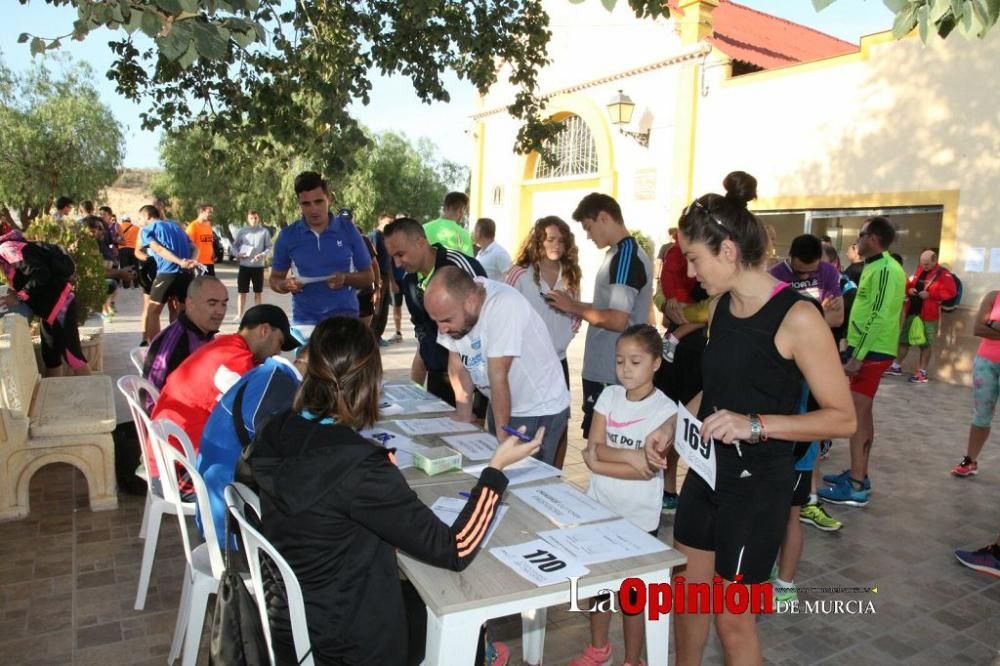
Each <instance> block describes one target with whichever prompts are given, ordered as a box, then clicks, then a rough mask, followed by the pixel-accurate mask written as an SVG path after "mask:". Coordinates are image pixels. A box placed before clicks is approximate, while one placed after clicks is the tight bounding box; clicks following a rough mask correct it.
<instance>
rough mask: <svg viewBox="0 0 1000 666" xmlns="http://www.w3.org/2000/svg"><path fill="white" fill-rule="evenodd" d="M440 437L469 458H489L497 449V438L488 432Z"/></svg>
mask: <svg viewBox="0 0 1000 666" xmlns="http://www.w3.org/2000/svg"><path fill="white" fill-rule="evenodd" d="M441 439H442V440H444V442H445V443H447V444H448V446H450V447H451V448H453V449H455V450H456V451H458V452H459V453H461V454H462V455H463V456H465V457H466V458H468V459H469V460H489V459H490V458H492V457H493V452H494V451H496V450H497V438H496V437H494V436H493V435H491V434H489V433H488V432H473V433H469V434H468V435H450V436H448V437H442V438H441Z"/></svg>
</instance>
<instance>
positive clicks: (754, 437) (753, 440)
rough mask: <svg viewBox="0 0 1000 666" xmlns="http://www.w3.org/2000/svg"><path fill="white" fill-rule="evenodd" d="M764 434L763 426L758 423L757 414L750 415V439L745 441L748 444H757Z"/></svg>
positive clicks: (758, 417)
mask: <svg viewBox="0 0 1000 666" xmlns="http://www.w3.org/2000/svg"><path fill="white" fill-rule="evenodd" d="M763 434H764V425H763V424H762V423H761V422H760V416H759V415H757V414H751V415H750V439H748V440H747V443H748V444H757V443H758V442H760V441H761V437H762V436H763Z"/></svg>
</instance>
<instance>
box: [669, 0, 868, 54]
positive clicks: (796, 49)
mask: <svg viewBox="0 0 1000 666" xmlns="http://www.w3.org/2000/svg"><path fill="white" fill-rule="evenodd" d="M669 5H670V12H671V14H673V15H677V16H681V15H682V13H681V12H680V11H679V10H678V9H677V6H676V0H670V1H669ZM712 20H713V23H714V25H715V33H714V34H713V35H712V36H711V37H709V38H708V41H709V42H710V43H711V44H712V45H713V46H715V47H716V48H717V49H719V50H720V51H722V52H723V53H725V54H726V55H727V56H729V57H730V58H732V59H733V60H742V61H744V62H748V63H750V64H752V65H755V66H757V67H760V68H762V69H775V68H777V67H785V66H788V65H794V64H796V63H800V62H808V61H810V60H820V59H822V58H829V57H832V56H838V55H844V54H845V53H853V52H855V51H857V50H858V46H857V44H852V43H850V42H845V41H844V40H842V39H837V38H836V37H833V36H831V35H828V34H826V33H823V32H820V31H818V30H813V29H812V28H807V27H806V26H804V25H800V24H798V23H793V22H791V21H788V20H785V19H783V18H779V17H777V16H772V15H771V14H765V13H764V12H760V11H757V10H756V9H751V8H750V7H745V6H743V5H738V4H736V3H735V2H730V0H719V6H718V7H717V8H716V9H715V11H714V12H713V13H712Z"/></svg>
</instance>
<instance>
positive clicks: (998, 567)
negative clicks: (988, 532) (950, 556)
mask: <svg viewBox="0 0 1000 666" xmlns="http://www.w3.org/2000/svg"><path fill="white" fill-rule="evenodd" d="M998 554H1000V547H998V546H997V545H995V544H990V545H988V546H986V547H985V548H980V549H979V550H956V551H955V557H956V558H957V559H958V561H959V562H961V563H962V564H964V565H965V566H967V567H969V568H970V569H974V570H976V571H980V572H982V573H984V574H989V575H991V576H996V577H997V578H1000V559H998V558H997V555H998Z"/></svg>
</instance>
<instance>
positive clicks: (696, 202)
mask: <svg viewBox="0 0 1000 666" xmlns="http://www.w3.org/2000/svg"><path fill="white" fill-rule="evenodd" d="M694 208H700V209H701V210H703V211H704V212H705V215H707V216H708V219H710V220H712V221H713V222H715V223H716V224H717V225H719V226H720V227H722V230H723V231H725V232H726V233H727V234H729V235H732V232H731V231H729V227H727V226H726V225H725V223H724V222H723V221H722V220H720V219H719V218H717V217H716V216H715V215H713V214H712V211H710V210H709V209H708V208H706V207H705V204H703V203H701V201H699V200H698V199H695V200H694V201H692V202H691V204H690V205H689V206H688V207H687V208H685V209H684V210H683V212H681V215H682V216H683V217H687V216H688V214H689V213H690V212H691V211H692V210H693V209H694Z"/></svg>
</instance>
